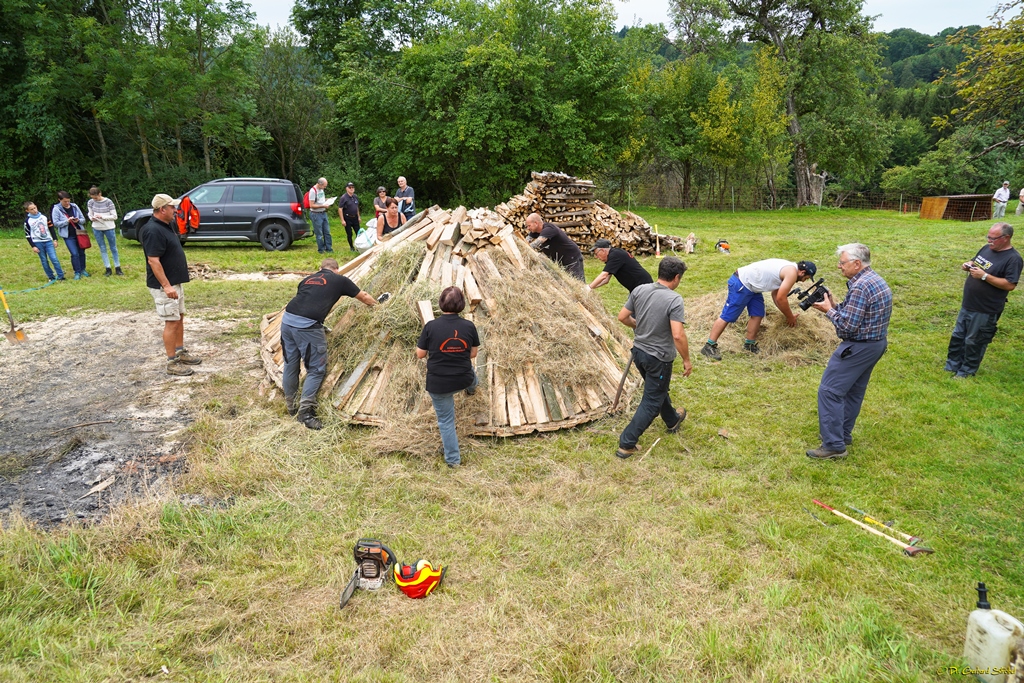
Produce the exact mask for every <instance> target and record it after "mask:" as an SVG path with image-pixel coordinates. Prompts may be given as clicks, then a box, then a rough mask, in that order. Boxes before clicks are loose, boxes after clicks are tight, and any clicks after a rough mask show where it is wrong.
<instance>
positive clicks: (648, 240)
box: [494, 172, 682, 255]
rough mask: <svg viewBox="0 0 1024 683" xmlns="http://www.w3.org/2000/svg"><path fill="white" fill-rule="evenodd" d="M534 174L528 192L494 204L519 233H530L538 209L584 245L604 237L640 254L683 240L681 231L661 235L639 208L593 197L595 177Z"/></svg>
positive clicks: (586, 247) (583, 246)
mask: <svg viewBox="0 0 1024 683" xmlns="http://www.w3.org/2000/svg"><path fill="white" fill-rule="evenodd" d="M532 177H533V180H531V181H530V182H529V183H527V185H526V188H525V189H524V190H523V194H521V195H516V196H514V197H512V198H511V199H509V200H508V201H506V202H503V203H501V204H499V205H498V206H496V207H494V210H495V212H497V213H498V214H499V215H501V216H502V217H503V218H504V219H505V220H506V221H508V222H509V223H510V224H511V225H512V226H513V227H514V228H515V230H516V232H517V233H518V234H519V236H520V237H525V235H526V217H527V216H529V215H530V214H531V213H534V212H536V213H539V214H540V215H541V217H542V218H543V219H544V220H545V221H547V222H549V223H554V224H555V225H557V226H558V227H560V228H562V229H563V230H565V233H566V234H567V235H569V237H571V238H572V240H573V241H574V242H576V244H578V245H579V246H580V248H581V249H583V250H584V251H588V250H589V249H590V248H591V247H592V246H593V245H594V242H596V241H597V240H599V239H607V240H610V241H611V243H612V246H614V247H620V248H622V249H625V250H626V251H628V252H630V253H631V254H641V255H643V254H653V253H655V251H656V249H657V248H658V247H659V246H660V248H661V249H662V250H663V251H671V250H672V249H673V248H676V247H679V246H681V244H682V241H681V240H679V239H678V238H676V237H671V236H666V235H661V236H660V238H656V237H655V235H654V232H653V231H652V230H651V226H650V225H648V223H647V221H645V220H644V219H643V218H641V217H640V216H638V215H637V214H635V213H631V212H629V211H625V212H622V213H620V212H618V211H616V210H615V209H613V208H612V207H610V206H608V205H607V204H605V203H603V202H600V201H597V200H596V199H594V183H593V181H590V180H579V179H578V178H575V177H573V176H570V175H566V174H564V173H553V172H544V173H537V172H534V173H533V174H532ZM659 242H660V245H659Z"/></svg>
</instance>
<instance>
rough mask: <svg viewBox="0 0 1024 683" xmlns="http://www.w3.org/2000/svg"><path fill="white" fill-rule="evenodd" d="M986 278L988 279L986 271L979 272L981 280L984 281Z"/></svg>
mask: <svg viewBox="0 0 1024 683" xmlns="http://www.w3.org/2000/svg"><path fill="white" fill-rule="evenodd" d="M987 279H988V273H982V274H981V281H982V282H984V281H985V280H987Z"/></svg>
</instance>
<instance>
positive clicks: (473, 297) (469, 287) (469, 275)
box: [465, 266, 484, 306]
mask: <svg viewBox="0 0 1024 683" xmlns="http://www.w3.org/2000/svg"><path fill="white" fill-rule="evenodd" d="M465 284H466V290H465V294H466V296H467V297H468V298H469V303H470V304H472V305H474V306H475V305H476V304H478V303H480V302H481V301H483V300H484V296H483V294H481V293H480V288H479V287H477V284H476V278H474V277H473V271H472V270H470V269H469V267H468V266H467V267H466V280H465Z"/></svg>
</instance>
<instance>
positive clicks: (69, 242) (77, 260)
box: [64, 231, 85, 273]
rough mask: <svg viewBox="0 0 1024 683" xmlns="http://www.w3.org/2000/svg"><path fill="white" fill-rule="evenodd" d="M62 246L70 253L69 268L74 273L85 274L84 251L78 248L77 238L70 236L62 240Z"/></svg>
mask: <svg viewBox="0 0 1024 683" xmlns="http://www.w3.org/2000/svg"><path fill="white" fill-rule="evenodd" d="M72 232H73V231H72ZM64 244H65V246H67V248H68V251H69V252H71V268H72V269H73V270H74V271H75V272H76V273H83V272H85V249H82V248H81V247H79V246H78V238H77V237H76V236H75V235H74V234H72V235H71V237H65V238H64Z"/></svg>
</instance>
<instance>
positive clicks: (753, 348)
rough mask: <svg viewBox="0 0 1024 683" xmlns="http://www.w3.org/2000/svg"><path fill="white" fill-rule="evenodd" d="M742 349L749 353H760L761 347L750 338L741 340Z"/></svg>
mask: <svg viewBox="0 0 1024 683" xmlns="http://www.w3.org/2000/svg"><path fill="white" fill-rule="evenodd" d="M743 350H744V351H749V352H750V353H761V347H759V346H758V345H757V341H756V340H755V341H751V340H750V339H744V340H743Z"/></svg>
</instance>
